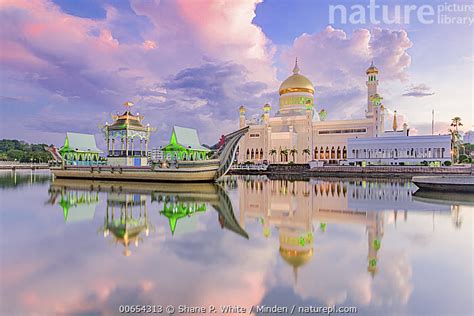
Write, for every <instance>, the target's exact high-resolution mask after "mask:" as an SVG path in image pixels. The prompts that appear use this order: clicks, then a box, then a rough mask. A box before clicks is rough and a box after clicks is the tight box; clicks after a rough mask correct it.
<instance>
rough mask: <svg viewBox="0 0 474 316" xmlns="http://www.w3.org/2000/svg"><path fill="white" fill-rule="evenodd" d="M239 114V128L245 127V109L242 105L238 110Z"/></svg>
mask: <svg viewBox="0 0 474 316" xmlns="http://www.w3.org/2000/svg"><path fill="white" fill-rule="evenodd" d="M239 114H240V119H239V127H240V128H242V127H245V125H246V123H245V107H244V106H243V105H242V106H241V107H240V108H239Z"/></svg>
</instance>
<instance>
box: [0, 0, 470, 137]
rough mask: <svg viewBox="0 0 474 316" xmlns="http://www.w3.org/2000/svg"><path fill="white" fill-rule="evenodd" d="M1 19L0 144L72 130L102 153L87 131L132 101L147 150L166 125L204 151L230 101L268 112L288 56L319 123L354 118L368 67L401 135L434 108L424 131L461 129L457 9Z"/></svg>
mask: <svg viewBox="0 0 474 316" xmlns="http://www.w3.org/2000/svg"><path fill="white" fill-rule="evenodd" d="M369 1H371V2H373V4H374V5H378V6H379V8H378V9H377V8H376V9H374V11H373V14H372V12H371V9H370V2H369ZM374 1H375V2H374ZM445 4H447V5H457V6H454V7H453V6H451V8H449V7H446V6H443V5H445ZM469 4H471V7H468V5H469ZM331 6H339V7H343V9H344V10H346V19H345V21H344V17H343V14H342V13H341V12H342V9H339V11H335V12H336V13H335V14H333V16H334V19H332V21H331V16H330V15H331V14H330V11H331ZM361 6H363V7H362V9H361ZM368 6H369V7H368ZM406 6H414V7H415V9H416V10H415V11H413V12H412V13H411V14H409V15H405V14H404V13H403V12H405V11H404V10H405V9H406ZM423 6H424V8H421V9H423V10H427V11H429V10H433V12H434V16H435V18H433V21H432V22H433V23H431V24H426V23H423V22H424V21H423V20H422V19H420V16H419V15H417V14H416V12H418V13H419V11H417V10H419V9H420V7H423ZM438 6H441V7H438ZM427 7H428V8H427ZM384 8H385V10H386V17H385V16H384V13H383V12H384V11H383V10H384ZM430 8H431V9H430ZM470 9H472V10H473V11H472V12H471V11H469V10H470ZM397 10H398V11H397ZM448 10H451V11H448ZM356 13H358V15H357V16H356V15H355V14H356ZM371 14H372V15H371ZM0 17H1V21H2V22H1V28H0V114H1V119H0V123H1V125H0V139H1V138H10V139H22V140H25V141H28V142H33V143H48V144H51V143H53V144H56V145H57V146H59V145H61V144H62V142H63V141H64V137H65V133H66V132H68V131H71V132H81V133H92V134H95V135H96V139H97V141H98V143H99V145H101V146H103V145H104V140H103V137H102V136H101V131H100V129H99V126H100V125H103V124H105V123H106V122H111V121H112V118H111V115H114V114H117V113H118V112H123V111H124V108H123V106H122V104H123V103H124V102H125V101H132V102H133V103H134V104H135V105H134V107H133V111H135V112H139V113H140V114H143V115H145V120H144V122H145V123H150V125H151V126H154V127H156V132H154V134H153V135H152V137H151V143H152V145H153V146H158V145H163V144H165V143H166V142H167V140H168V139H169V137H170V134H171V130H172V127H173V125H180V126H186V127H193V128H196V129H197V130H198V132H199V135H200V138H201V141H202V142H203V143H207V144H213V143H215V142H217V141H218V139H219V136H220V135H222V134H225V133H228V132H231V131H233V130H235V129H237V128H238V115H239V114H238V108H239V107H240V106H241V105H244V106H245V107H246V108H247V116H248V117H249V118H251V117H257V116H260V114H261V113H262V107H263V105H264V104H265V103H270V104H271V105H272V112H273V113H274V112H276V111H277V110H278V87H279V85H280V84H281V82H282V81H283V80H284V79H285V78H286V77H288V76H289V75H290V74H291V69H292V68H293V65H294V60H295V58H296V57H298V63H299V66H300V69H301V73H302V74H303V75H305V76H307V77H308V78H309V79H310V80H311V81H312V82H313V84H314V86H315V90H316V92H315V106H316V108H317V109H326V111H327V112H328V120H331V119H350V118H360V117H363V116H364V110H365V107H366V93H367V92H366V89H367V88H366V86H365V81H366V75H365V70H366V69H367V67H368V66H369V65H370V63H371V61H372V60H373V61H374V63H375V65H376V66H377V67H378V68H379V71H380V76H379V79H380V86H379V92H380V94H381V95H382V97H383V103H384V105H385V107H386V108H387V109H388V113H389V115H388V116H387V119H390V116H393V111H395V110H396V111H397V114H398V116H399V123H400V124H399V125H401V123H402V122H407V123H408V124H409V126H410V127H411V131H412V133H413V134H418V135H422V134H429V133H431V112H432V110H433V109H434V111H435V133H436V134H439V133H446V132H447V129H448V128H449V124H450V121H451V118H453V117H455V116H459V117H461V118H462V122H463V124H464V125H463V126H462V129H463V130H465V131H467V130H470V129H472V124H473V110H472V108H473V95H472V87H473V63H474V53H473V51H474V40H473V31H474V26H473V23H472V18H473V17H474V9H473V8H472V2H470V1H468V0H454V1H437V0H436V1H420V0H413V1H405V0H402V1H397V3H396V4H394V2H393V1H377V0H359V1H352V0H347V1H344V0H338V1H310V0H295V1H289V0H288V1H285V0H263V1H262V0H242V1H223V0H213V1H211V0H173V1H166V0H155V1H153V0H147V1H145V0H143V1H139V0H130V1H126V0H97V1H92V0H80V1H71V0H55V1H51V0H30V1H27V0H25V1H23V0H15V1H13V0H3V1H1V2H0ZM362 17H364V18H365V20H363V19H362ZM439 17H441V18H443V17H444V20H440V19H439ZM446 17H447V18H449V19H452V20H451V21H456V23H454V22H452V23H451V24H447V22H446V21H447V19H446ZM371 18H372V19H371ZM454 19H457V20H454ZM469 19H471V20H469ZM425 20H426V16H425ZM377 22H378V23H377ZM400 121H401V122H400ZM389 126H391V124H390V125H389Z"/></svg>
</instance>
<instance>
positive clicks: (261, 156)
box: [260, 148, 263, 159]
mask: <svg viewBox="0 0 474 316" xmlns="http://www.w3.org/2000/svg"><path fill="white" fill-rule="evenodd" d="M260 159H263V148H260Z"/></svg>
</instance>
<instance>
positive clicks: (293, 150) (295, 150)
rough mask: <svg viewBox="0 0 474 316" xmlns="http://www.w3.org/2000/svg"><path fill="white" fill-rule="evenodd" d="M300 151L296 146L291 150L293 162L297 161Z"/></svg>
mask: <svg viewBox="0 0 474 316" xmlns="http://www.w3.org/2000/svg"><path fill="white" fill-rule="evenodd" d="M297 153H298V150H297V149H296V148H293V149H291V150H290V155H291V157H293V162H295V156H296V154H297Z"/></svg>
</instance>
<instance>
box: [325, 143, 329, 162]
mask: <svg viewBox="0 0 474 316" xmlns="http://www.w3.org/2000/svg"><path fill="white" fill-rule="evenodd" d="M326 159H329V147H327V146H326Z"/></svg>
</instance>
